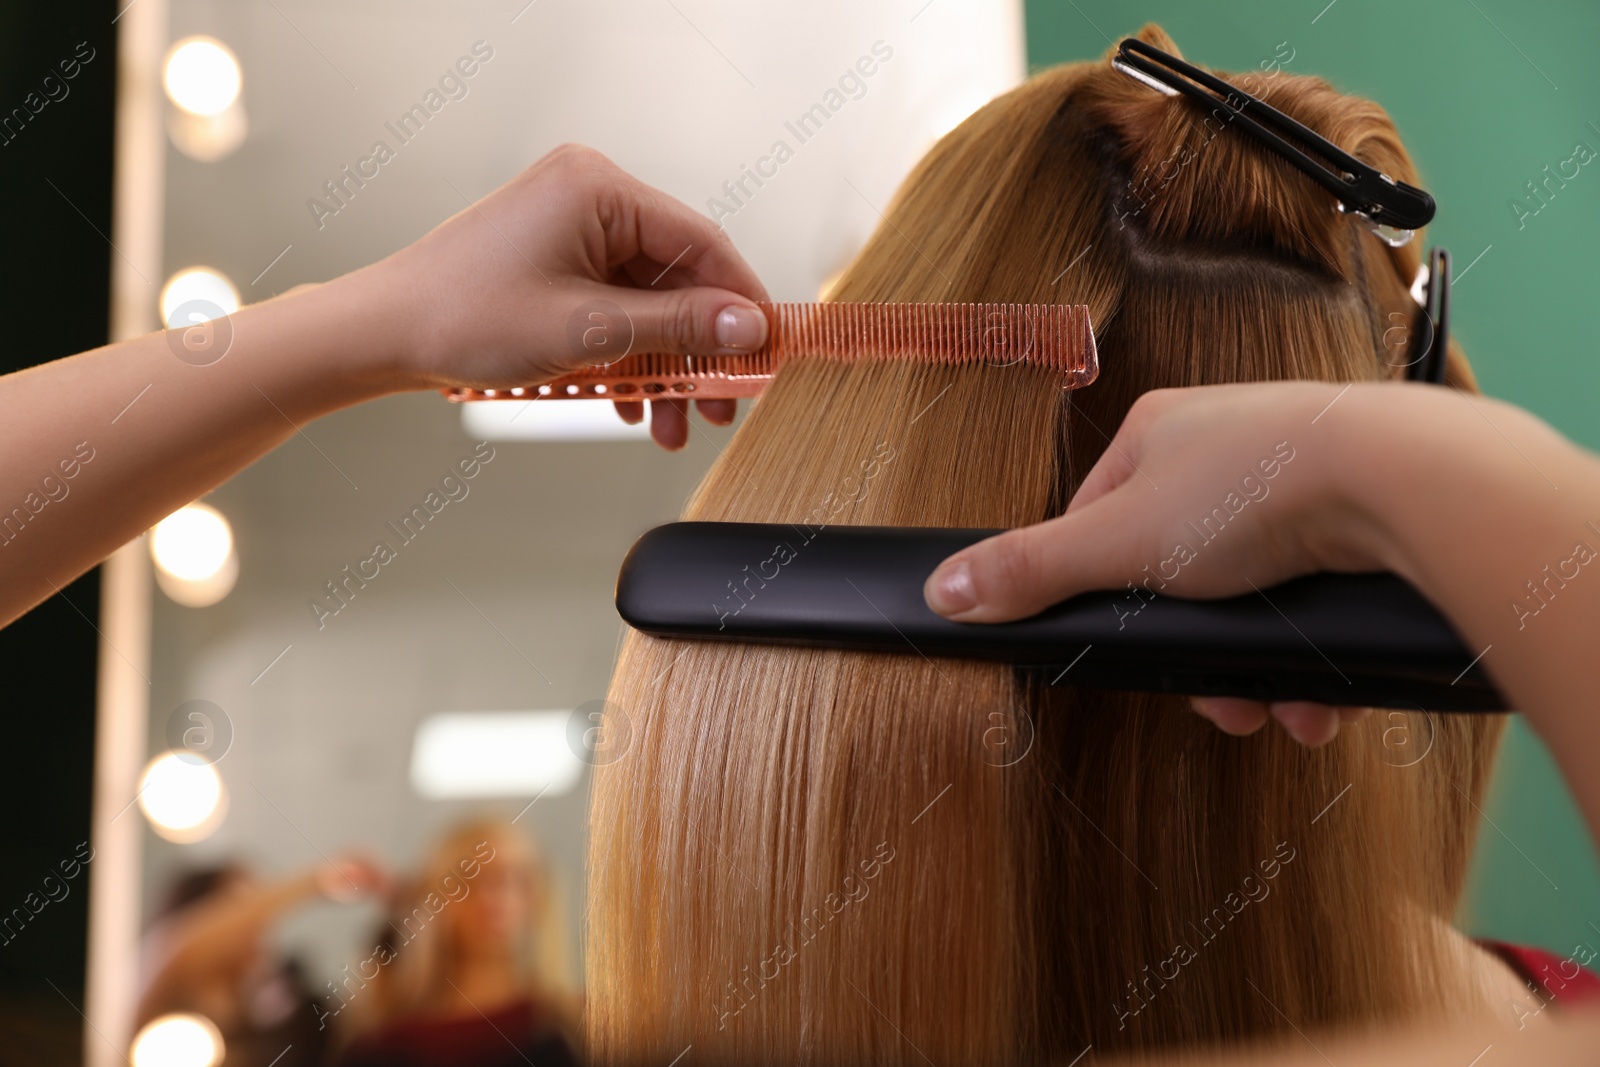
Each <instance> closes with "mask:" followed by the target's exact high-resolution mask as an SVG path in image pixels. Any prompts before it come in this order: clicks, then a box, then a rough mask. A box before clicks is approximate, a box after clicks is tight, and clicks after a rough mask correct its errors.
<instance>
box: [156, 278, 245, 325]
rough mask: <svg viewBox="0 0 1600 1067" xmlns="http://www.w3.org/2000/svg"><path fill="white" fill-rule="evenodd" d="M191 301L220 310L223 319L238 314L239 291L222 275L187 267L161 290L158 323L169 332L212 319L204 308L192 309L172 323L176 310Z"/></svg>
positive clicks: (170, 279) (169, 279) (169, 280)
mask: <svg viewBox="0 0 1600 1067" xmlns="http://www.w3.org/2000/svg"><path fill="white" fill-rule="evenodd" d="M191 300H202V301H205V303H206V304H208V305H210V306H211V307H212V308H220V309H221V310H222V314H224V315H232V314H233V313H234V312H235V311H238V310H239V290H237V289H235V288H234V287H233V283H232V282H230V281H229V280H228V279H227V277H226V276H225V275H223V274H222V273H221V272H220V271H215V270H212V269H211V268H210V267H189V268H188V269H186V270H180V271H179V272H178V273H176V274H174V275H173V276H172V277H170V278H168V279H167V284H166V285H164V286H162V287H161V321H162V322H164V323H166V324H167V326H168V328H169V329H170V328H171V327H174V326H193V325H194V324H195V323H197V322H206V321H208V320H210V319H211V318H212V317H213V316H212V315H211V314H210V313H208V312H207V310H206V309H204V308H200V307H191V308H190V309H189V310H188V311H187V312H186V313H185V314H184V316H183V317H182V319H175V318H174V315H176V313H177V311H178V309H179V308H181V307H183V305H185V304H187V303H189V301H191Z"/></svg>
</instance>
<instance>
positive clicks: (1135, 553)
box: [925, 382, 1397, 745]
mask: <svg viewBox="0 0 1600 1067" xmlns="http://www.w3.org/2000/svg"><path fill="white" fill-rule="evenodd" d="M1342 388H1343V387H1342V386H1338V385H1325V384H1321V383H1311V382H1271V383H1259V384H1248V385H1220V386H1205V387H1199V388H1191V389H1162V390H1157V391H1155V392H1151V393H1147V394H1145V395H1144V396H1142V397H1140V398H1139V400H1138V402H1137V403H1135V404H1134V405H1133V407H1132V409H1131V410H1130V411H1129V412H1128V417H1127V419H1126V420H1124V421H1123V423H1122V427H1121V428H1120V429H1119V430H1118V431H1117V435H1116V438H1115V439H1114V440H1113V441H1112V443H1111V445H1110V447H1109V448H1107V449H1106V451H1105V454H1104V455H1102V456H1101V458H1100V461H1099V462H1098V463H1096V464H1095V466H1094V468H1093V469H1091V470H1090V471H1089V474H1088V476H1087V477H1086V478H1085V479H1084V481H1083V484H1082V486H1080V488H1079V489H1078V493H1077V495H1076V496H1074V497H1073V499H1072V502H1071V503H1070V504H1069V505H1068V506H1067V510H1066V513H1065V514H1063V515H1062V516H1060V517H1059V518H1056V519H1052V520H1050V521H1049V522H1045V523H1041V524H1039V525H1037V526H1031V527H1024V528H1022V529H1017V530H1011V531H1008V532H1006V533H1004V534H1000V535H998V536H996V537H992V538H990V539H988V540H986V541H981V542H979V543H978V544H976V545H973V546H972V547H970V548H967V549H963V550H962V551H960V552H958V553H956V554H955V555H954V556H951V557H950V558H949V559H948V560H946V561H945V562H944V563H942V564H941V565H940V566H939V568H938V569H937V570H935V571H934V573H933V574H932V575H930V576H929V578H928V582H927V586H926V588H925V595H926V597H927V600H928V605H929V606H930V607H932V608H933V609H934V610H935V611H938V612H939V613H940V614H943V615H947V616H949V617H950V618H953V619H957V620H959V621H962V622H1004V621H1008V620H1011V619H1020V618H1025V617H1027V616H1029V615H1033V614H1036V613H1038V612H1040V611H1042V610H1044V609H1045V608H1047V607H1049V606H1050V605H1051V604H1055V603H1057V602H1058V601H1061V600H1065V599H1066V598H1068V597H1070V596H1073V595H1076V594H1078V593H1082V592H1086V591H1088V590H1092V589H1121V588H1124V587H1126V585H1127V583H1129V582H1144V581H1146V580H1149V579H1150V575H1152V574H1156V573H1158V572H1159V576H1160V578H1161V579H1163V580H1166V582H1167V584H1166V586H1165V587H1164V588H1162V590H1161V591H1162V593H1163V595H1173V596H1180V597H1203V598H1210V597H1220V596H1228V595H1231V594H1235V593H1244V592H1249V591H1251V589H1252V588H1266V587H1268V586H1270V585H1273V584H1276V583H1278V582H1282V581H1286V580H1288V579H1290V578H1293V577H1296V576H1298V575H1302V574H1309V573H1311V572H1313V571H1324V570H1327V571H1355V572H1359V571H1374V570H1382V569H1384V568H1385V562H1384V560H1383V559H1382V558H1381V555H1382V554H1381V550H1380V548H1379V546H1378V544H1377V542H1376V539H1375V538H1374V537H1373V536H1372V533H1371V530H1370V524H1368V523H1367V522H1365V521H1364V520H1363V518H1362V517H1361V516H1360V515H1359V514H1357V513H1356V510H1357V509H1355V508H1353V507H1352V506H1351V504H1350V502H1349V501H1347V500H1345V499H1344V498H1343V496H1342V494H1341V492H1340V489H1339V482H1338V478H1337V477H1336V475H1337V473H1338V471H1337V468H1336V464H1337V462H1338V456H1337V455H1332V454H1331V453H1332V452H1333V451H1334V450H1333V449H1331V448H1329V447H1320V446H1321V445H1322V444H1323V441H1322V438H1323V437H1324V436H1325V435H1324V433H1323V430H1322V429H1319V427H1318V425H1317V421H1320V420H1319V416H1320V414H1321V413H1322V412H1323V411H1324V410H1325V409H1326V408H1327V406H1328V405H1329V404H1330V403H1336V402H1337V398H1338V397H1339V395H1340V390H1341V389H1342ZM1383 388H1397V387H1395V386H1383ZM1230 493H1232V494H1236V497H1235V505H1236V506H1237V501H1238V500H1248V501H1249V503H1247V504H1246V505H1245V506H1244V507H1243V508H1242V509H1241V510H1240V511H1239V512H1238V513H1237V514H1235V515H1233V516H1232V517H1231V519H1230V521H1229V522H1228V524H1227V526H1226V527H1225V528H1224V530H1223V531H1222V532H1221V533H1220V534H1218V535H1217V536H1216V537H1215V538H1214V540H1212V541H1210V542H1205V541H1203V540H1202V539H1201V538H1200V537H1199V536H1197V534H1196V533H1195V531H1194V529H1192V528H1191V527H1190V526H1189V523H1190V522H1195V523H1198V522H1199V521H1200V520H1201V519H1202V518H1203V517H1205V516H1207V515H1210V514H1211V512H1212V510H1213V509H1214V508H1218V507H1223V506H1224V500H1225V499H1226V498H1227V497H1228V496H1229V494H1230ZM1229 510H1230V511H1231V509H1229ZM1180 544H1184V545H1190V546H1193V547H1194V549H1195V552H1194V554H1193V558H1192V559H1190V560H1189V561H1188V562H1186V563H1181V564H1179V563H1177V562H1176V560H1175V553H1174V548H1175V546H1177V545H1180ZM1179 558H1181V557H1179ZM1146 568H1149V570H1148V571H1147V570H1146ZM1174 571H1176V573H1174ZM1194 704H1195V709H1196V710H1197V711H1199V712H1200V713H1201V714H1203V715H1205V716H1206V717H1207V718H1210V719H1211V720H1212V721H1214V722H1215V723H1216V724H1217V725H1218V726H1219V727H1221V728H1222V729H1224V730H1226V731H1228V732H1229V733H1250V732H1253V731H1254V730H1257V729H1260V728H1261V726H1263V725H1264V724H1265V723H1266V722H1267V719H1268V716H1269V714H1270V715H1271V716H1273V717H1275V718H1277V719H1278V720H1279V721H1280V722H1281V723H1282V724H1283V725H1284V726H1285V727H1286V728H1287V729H1288V730H1289V732H1290V733H1291V734H1292V735H1294V736H1295V737H1296V738H1298V739H1299V740H1301V741H1303V742H1305V743H1307V744H1312V745H1316V744H1322V743H1324V742H1326V741H1328V740H1329V739H1331V738H1332V737H1333V736H1334V735H1335V734H1337V733H1338V729H1339V724H1340V722H1341V721H1349V720H1351V719H1353V718H1357V717H1359V716H1361V715H1364V714H1365V713H1366V710H1367V709H1353V708H1330V707H1326V706H1323V705H1320V704H1310V703H1304V702H1295V703H1283V704H1275V705H1271V706H1270V707H1269V706H1268V705H1267V704H1264V703H1261V702H1259V701H1251V700H1241V699H1234V698H1215V697H1204V698H1199V697H1197V698H1195V699H1194Z"/></svg>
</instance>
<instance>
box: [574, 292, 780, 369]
mask: <svg viewBox="0 0 1600 1067" xmlns="http://www.w3.org/2000/svg"><path fill="white" fill-rule="evenodd" d="M604 294H605V299H606V300H607V301H609V302H611V303H613V304H615V305H616V306H617V307H618V308H620V309H621V310H622V313H623V315H624V316H625V317H626V319H627V326H628V328H629V333H630V334H631V336H632V341H633V343H632V345H631V346H629V348H628V351H630V352H671V353H675V354H680V355H691V356H722V355H736V354H738V353H740V352H754V351H755V350H756V349H758V348H760V347H761V346H762V345H763V344H765V343H766V340H767V317H766V316H765V315H764V314H762V312H761V309H760V308H758V307H756V305H755V303H754V302H753V301H751V300H748V299H746V298H745V297H742V296H740V295H739V294H738V293H734V292H730V291H728V290H726V289H710V288H703V287H692V288H684V289H668V290H664V291H657V290H650V289H625V288H621V287H608V288H606V289H605V290H604Z"/></svg>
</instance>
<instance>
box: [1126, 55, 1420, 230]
mask: <svg viewBox="0 0 1600 1067" xmlns="http://www.w3.org/2000/svg"><path fill="white" fill-rule="evenodd" d="M1111 65H1112V66H1113V67H1115V68H1116V69H1117V70H1120V71H1121V72H1122V73H1124V74H1126V75H1127V76H1128V77H1130V78H1132V79H1134V80H1135V81H1137V82H1141V83H1143V84H1144V85H1148V86H1149V87H1150V88H1152V89H1155V90H1156V91H1157V92H1161V93H1165V94H1166V95H1168V96H1176V95H1177V94H1179V93H1183V94H1184V95H1185V96H1188V97H1189V98H1190V99H1192V100H1196V101H1198V102H1199V103H1201V104H1203V105H1205V106H1206V107H1208V108H1215V107H1218V106H1220V107H1223V108H1225V109H1227V111H1228V112H1229V115H1230V121H1231V122H1236V123H1237V124H1238V125H1239V126H1240V127H1242V128H1243V129H1244V130H1245V131H1246V132H1247V133H1249V134H1250V135H1251V136H1253V137H1255V138H1256V139H1257V140H1259V141H1261V142H1262V143H1263V144H1265V145H1267V147H1269V148H1271V149H1272V150H1273V151H1275V152H1277V153H1278V154H1279V155H1281V156H1282V157H1283V158H1284V159H1286V160H1288V161H1289V162H1290V163H1291V164H1293V165H1294V166H1295V167H1296V168H1297V169H1299V170H1300V171H1301V172H1302V173H1304V174H1305V175H1306V176H1307V177H1309V178H1310V179H1311V180H1312V181H1314V182H1316V183H1317V184H1318V185H1320V186H1322V187H1323V188H1324V189H1326V190H1328V191H1329V192H1330V193H1332V194H1333V195H1334V197H1335V198H1337V201H1338V208H1339V210H1340V211H1346V212H1349V213H1351V214H1353V215H1359V216H1360V217H1361V218H1362V219H1364V220H1366V222H1367V225H1368V226H1370V227H1371V228H1372V232H1373V233H1375V234H1377V236H1378V238H1379V239H1380V240H1382V241H1384V242H1385V243H1386V244H1388V245H1390V246H1391V247H1394V248H1399V247H1400V246H1402V245H1404V244H1406V243H1408V242H1409V241H1410V240H1411V238H1412V237H1413V236H1414V232H1415V231H1416V230H1417V229H1419V228H1421V227H1423V226H1426V225H1427V224H1428V223H1429V222H1430V221H1431V220H1432V219H1433V213H1434V202H1433V197H1431V196H1429V195H1428V194H1427V193H1426V192H1425V191H1423V190H1421V189H1418V188H1417V187H1416V186H1414V185H1407V184H1406V183H1405V182H1401V181H1396V180H1394V179H1393V178H1391V177H1389V176H1388V175H1387V174H1384V173H1383V172H1382V171H1380V170H1378V169H1376V168H1374V167H1370V166H1368V165H1367V164H1365V163H1363V162H1361V161H1360V160H1359V159H1357V158H1356V157H1354V156H1352V155H1350V154H1349V153H1348V152H1345V151H1344V150H1343V149H1341V148H1340V147H1339V146H1338V145H1335V144H1334V143H1333V142H1331V141H1329V140H1327V139H1326V138H1324V137H1322V136H1320V135H1319V134H1317V133H1314V132H1313V131H1312V130H1310V129H1308V128H1307V127H1306V126H1303V125H1301V124H1300V123H1298V122H1296V121H1295V120H1294V119H1292V118H1290V117H1289V116H1288V115H1285V114H1284V113H1283V112H1281V111H1279V110H1278V109H1277V108H1275V107H1272V106H1271V105H1269V104H1266V103H1263V102H1262V101H1260V100H1258V99H1256V98H1255V97H1253V96H1251V95H1250V94H1249V93H1247V92H1245V91H1244V90H1242V89H1240V88H1238V87H1237V86H1234V85H1230V84H1229V83H1228V82H1225V81H1223V80H1222V79H1221V78H1218V77H1215V76H1214V75H1211V74H1207V73H1206V72H1205V71H1203V70H1201V69H1200V68H1199V67H1196V66H1192V65H1190V64H1188V63H1185V62H1184V61H1183V60H1181V59H1179V58H1178V57H1177V56H1173V55H1169V54H1167V53H1166V52H1163V51H1162V50H1161V49H1159V48H1156V47H1155V46H1153V45H1149V44H1146V43H1145V42H1144V41H1141V40H1139V39H1138V38H1135V37H1129V38H1126V39H1125V40H1123V42H1122V44H1121V45H1120V46H1119V47H1118V49H1117V54H1116V55H1115V56H1114V57H1113V58H1112V60H1111ZM1196 83H1198V84H1196ZM1202 86H1203V87H1204V88H1202ZM1285 138H1288V139H1287V140H1286V139H1285ZM1291 141H1293V142H1296V143H1291ZM1302 149H1308V150H1309V151H1310V152H1312V153H1315V155H1316V156H1319V157H1321V158H1322V159H1324V160H1326V161H1327V163H1328V164H1330V165H1331V167H1332V169H1330V167H1329V166H1325V165H1323V164H1322V163H1320V162H1318V161H1317V159H1314V158H1312V156H1311V155H1308V154H1307V152H1306V151H1303V150H1302Z"/></svg>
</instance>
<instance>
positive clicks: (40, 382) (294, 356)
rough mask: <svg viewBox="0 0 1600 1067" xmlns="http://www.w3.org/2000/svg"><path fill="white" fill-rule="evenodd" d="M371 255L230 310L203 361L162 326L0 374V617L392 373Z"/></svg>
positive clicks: (390, 340) (390, 341)
mask: <svg viewBox="0 0 1600 1067" xmlns="http://www.w3.org/2000/svg"><path fill="white" fill-rule="evenodd" d="M375 269H378V268H369V270H368V271H361V272H357V273H356V274H353V275H349V276H346V277H345V278H341V279H339V280H338V281H336V282H331V283H329V284H326V285H322V286H318V287H315V288H309V289H306V290H302V291H299V292H296V293H294V294H291V295H286V296H283V297H280V298H278V299H276V300H271V301H268V302H266V303H263V304H257V305H253V306H251V307H247V308H243V309H241V310H240V311H239V312H237V313H236V314H234V315H232V316H231V317H230V321H229V322H228V323H227V324H225V325H224V324H215V326H216V328H217V329H227V328H231V330H232V341H231V344H230V345H229V346H228V347H227V350H226V354H224V355H222V356H221V358H219V359H217V360H216V361H215V362H212V363H209V364H208V365H204V366H199V365H195V364H196V362H199V361H201V360H204V359H206V358H209V356H208V354H207V355H202V356H199V357H195V356H190V359H189V360H186V359H184V358H180V356H179V354H178V353H180V352H185V351H186V350H185V349H184V348H183V346H182V344H181V336H180V335H179V334H178V333H177V331H169V332H167V333H156V334H150V335H148V336H145V337H140V338H136V339H134V340H130V341H125V342H122V343H120V344H115V345H108V346H106V347H104V348H99V349H96V350H94V351H92V352H86V353H83V354H81V355H78V356H73V357H71V358H69V359H63V360H58V361H56V362H54V363H48V364H45V365H42V366H39V367H34V368H32V369H30V370H27V371H23V372H20V373H17V374H12V375H7V376H5V377H3V378H0V456H4V457H5V462H4V464H0V626H3V625H5V624H6V623H9V622H10V621H11V620H13V619H15V618H16V617H17V616H18V615H21V614H22V613H23V612H25V611H27V610H28V609H29V608H31V607H32V606H33V605H35V604H37V603H38V602H39V601H41V600H43V599H45V598H46V597H48V596H50V595H51V594H52V593H53V592H55V591H56V589H58V588H60V587H62V586H65V585H66V584H67V583H68V582H70V581H72V580H73V579H74V578H76V577H77V576H78V575H80V574H82V573H83V572H84V571H86V570H88V569H89V568H90V567H92V566H94V565H95V564H96V563H98V562H99V561H100V560H101V559H103V558H104V557H105V556H107V555H108V554H110V553H111V552H112V551H114V550H115V549H116V548H118V547H119V546H120V545H122V544H124V543H126V542H127V541H129V540H131V539H132V538H134V537H136V536H138V535H139V534H140V533H141V532H143V531H144V530H145V529H147V528H149V527H150V526H151V525H153V524H154V523H156V522H157V521H159V520H160V519H161V518H163V517H165V516H166V515H168V514H170V513H171V512H172V511H174V510H176V509H177V508H179V507H182V506H183V505H184V504H187V503H189V502H190V501H192V500H194V499H195V498H197V497H199V496H201V495H203V494H204V493H206V492H207V491H209V490H210V489H212V488H213V487H215V486H216V485H218V484H220V483H221V482H223V481H225V480H226V479H227V478H229V477H230V476H231V475H233V474H234V473H236V472H238V471H239V470H242V469H243V468H244V467H247V466H249V465H250V464H251V463H252V462H254V461H255V460H256V459H257V458H259V457H260V456H261V455H263V454H264V453H266V452H268V451H269V450H271V449H272V448H273V447H275V446H276V445H278V444H279V443H280V442H282V441H283V440H285V439H286V438H287V437H289V436H290V435H292V434H293V433H295V432H296V429H297V428H298V427H300V426H302V425H304V424H305V423H307V422H309V421H311V420H312V419H315V418H317V417H319V416H321V415H324V414H327V413H329V412H331V411H333V410H335V409H337V408H340V407H344V406H346V405H349V404H353V403H358V402H360V401H362V400H365V399H369V398H372V397H376V396H380V395H382V394H384V393H386V392H391V391H394V390H395V389H397V388H403V387H404V386H405V384H406V382H405V381H404V379H403V378H402V377H401V375H400V373H399V366H400V363H399V360H398V359H397V358H396V353H397V352H398V348H399V345H400V343H401V338H403V336H404V329H405V327H404V324H403V322H401V321H399V320H400V317H401V316H402V315H403V314H404V312H403V309H398V308H397V309H394V310H391V309H390V308H389V307H388V306H387V305H388V303H389V301H388V298H387V297H385V295H384V292H385V290H384V287H383V286H382V285H380V284H377V282H376V280H375V279H374V277H373V276H372V271H373V270H375ZM186 354H187V353H186Z"/></svg>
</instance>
